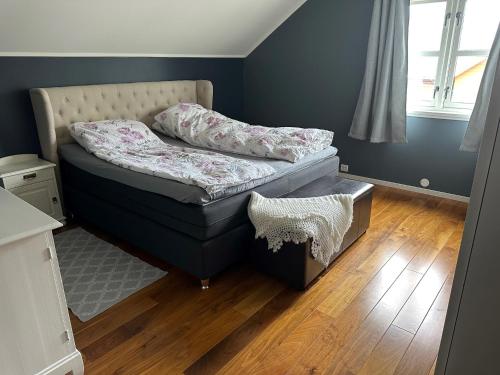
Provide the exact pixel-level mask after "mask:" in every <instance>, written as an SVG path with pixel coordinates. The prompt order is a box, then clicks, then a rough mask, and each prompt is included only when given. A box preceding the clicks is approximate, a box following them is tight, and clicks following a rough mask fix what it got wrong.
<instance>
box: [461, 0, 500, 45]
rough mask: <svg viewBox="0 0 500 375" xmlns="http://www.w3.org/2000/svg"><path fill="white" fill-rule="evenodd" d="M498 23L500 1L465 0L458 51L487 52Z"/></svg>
mask: <svg viewBox="0 0 500 375" xmlns="http://www.w3.org/2000/svg"><path fill="white" fill-rule="evenodd" d="M499 21H500V0H467V3H466V5H465V11H464V15H463V24H462V33H461V36H460V46H459V51H463V50H489V49H490V48H491V45H492V44H493V39H494V38H495V33H496V31H497V27H498V22H499Z"/></svg>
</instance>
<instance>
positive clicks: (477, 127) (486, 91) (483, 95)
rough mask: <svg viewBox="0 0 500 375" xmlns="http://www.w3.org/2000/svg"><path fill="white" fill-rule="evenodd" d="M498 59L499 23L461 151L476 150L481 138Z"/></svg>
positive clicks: (499, 57) (499, 53) (499, 43)
mask: <svg viewBox="0 0 500 375" xmlns="http://www.w3.org/2000/svg"><path fill="white" fill-rule="evenodd" d="M499 61H500V25H498V30H497V35H496V37H495V41H494V42H493V46H492V47H491V51H490V55H489V57H488V62H487V63H486V68H485V69H484V74H483V79H482V80H481V86H480V87H479V92H478V94H477V99H476V104H475V105H474V109H473V110H472V114H471V116H470V121H469V126H468V127H467V130H466V132H465V136H464V139H463V141H462V145H461V146H460V150H462V151H471V152H474V151H478V150H479V145H480V144H481V139H482V137H483V131H484V124H485V123H486V116H487V114H488V107H489V105H490V99H491V92H492V90H493V81H494V78H495V72H496V69H497V65H498V63H499Z"/></svg>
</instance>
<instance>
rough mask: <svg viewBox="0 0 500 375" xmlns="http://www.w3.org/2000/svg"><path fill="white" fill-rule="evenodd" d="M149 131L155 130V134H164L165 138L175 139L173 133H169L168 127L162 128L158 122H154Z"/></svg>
mask: <svg viewBox="0 0 500 375" xmlns="http://www.w3.org/2000/svg"><path fill="white" fill-rule="evenodd" d="M151 129H153V130H156V131H157V132H160V133H162V134H165V135H166V136H168V137H170V138H177V137H176V136H175V134H174V132H172V131H170V129H169V127H168V126H163V125H162V124H160V123H159V122H158V121H155V122H154V123H153V125H151Z"/></svg>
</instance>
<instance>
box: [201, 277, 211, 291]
mask: <svg viewBox="0 0 500 375" xmlns="http://www.w3.org/2000/svg"><path fill="white" fill-rule="evenodd" d="M200 281H201V289H202V290H206V289H208V288H209V286H210V279H201V280H200Z"/></svg>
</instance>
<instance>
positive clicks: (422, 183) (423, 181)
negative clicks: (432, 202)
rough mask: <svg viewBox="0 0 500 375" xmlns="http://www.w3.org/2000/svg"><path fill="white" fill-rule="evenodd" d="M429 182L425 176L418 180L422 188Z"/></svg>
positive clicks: (426, 186) (427, 185)
mask: <svg viewBox="0 0 500 375" xmlns="http://www.w3.org/2000/svg"><path fill="white" fill-rule="evenodd" d="M430 184H431V182H430V181H429V179H427V178H422V179H421V180H420V186H422V187H423V188H428V187H429V185H430Z"/></svg>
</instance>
